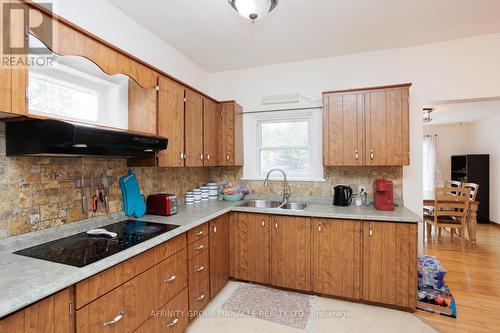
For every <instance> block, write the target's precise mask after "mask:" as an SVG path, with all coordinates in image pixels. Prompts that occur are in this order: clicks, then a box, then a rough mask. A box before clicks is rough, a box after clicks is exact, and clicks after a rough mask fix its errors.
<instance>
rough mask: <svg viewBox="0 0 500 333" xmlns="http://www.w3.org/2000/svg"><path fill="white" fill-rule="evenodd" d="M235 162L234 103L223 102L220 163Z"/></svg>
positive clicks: (220, 130)
mask: <svg viewBox="0 0 500 333" xmlns="http://www.w3.org/2000/svg"><path fill="white" fill-rule="evenodd" d="M233 163H234V103H223V104H222V106H221V113H220V128H219V165H225V166H231V165H233Z"/></svg>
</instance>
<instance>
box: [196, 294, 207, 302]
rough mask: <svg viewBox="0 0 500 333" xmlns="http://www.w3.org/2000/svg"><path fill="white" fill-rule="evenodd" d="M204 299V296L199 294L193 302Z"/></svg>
mask: <svg viewBox="0 0 500 333" xmlns="http://www.w3.org/2000/svg"><path fill="white" fill-rule="evenodd" d="M204 298H205V294H201V295H200V296H198V297H197V298H195V299H194V300H195V301H201V300H202V299H204Z"/></svg>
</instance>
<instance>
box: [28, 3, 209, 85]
mask: <svg viewBox="0 0 500 333" xmlns="http://www.w3.org/2000/svg"><path fill="white" fill-rule="evenodd" d="M36 2H46V1H43V0H37V1H36ZM52 2H53V3H54V6H53V11H54V13H56V14H57V15H60V16H62V17H64V18H66V19H67V20H69V21H71V22H73V23H75V24H77V25H79V26H80V27H82V28H84V29H85V30H88V31H89V32H91V33H93V34H94V35H96V36H99V37H101V38H103V39H104V40H106V41H108V42H110V43H111V44H114V45H116V46H118V47H119V48H121V49H123V50H125V51H127V52H128V53H130V54H133V55H134V56H136V57H138V58H140V59H142V60H144V61H146V62H147V63H149V64H151V65H153V66H155V67H157V68H159V69H160V70H163V71H165V72H166V73H168V74H170V75H172V76H174V77H175V78H177V79H179V80H181V81H183V82H185V83H187V84H189V85H191V86H193V87H194V88H197V89H199V90H201V91H203V92H205V93H207V92H208V90H209V89H208V84H209V75H208V72H206V71H205V70H203V69H202V68H201V67H200V66H198V65H197V64H195V63H194V62H192V61H191V60H190V59H188V58H187V57H186V56H184V55H182V54H181V53H180V52H178V51H177V50H175V49H174V48H173V47H172V46H170V45H169V44H167V43H165V42H164V41H162V40H161V39H160V38H158V37H157V36H156V35H154V34H153V33H152V32H150V31H149V30H147V29H146V28H144V27H143V26H142V25H140V24H139V23H137V22H136V21H134V20H133V19H132V18H130V17H129V16H127V15H126V14H125V13H123V12H122V11H121V10H119V9H118V8H116V7H115V6H113V5H112V4H111V3H109V2H107V1H105V0H52ZM138 3H139V2H138Z"/></svg>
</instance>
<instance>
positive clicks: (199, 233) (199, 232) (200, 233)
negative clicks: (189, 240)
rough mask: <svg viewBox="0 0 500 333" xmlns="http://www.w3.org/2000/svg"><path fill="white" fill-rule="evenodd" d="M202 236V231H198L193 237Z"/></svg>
mask: <svg viewBox="0 0 500 333" xmlns="http://www.w3.org/2000/svg"><path fill="white" fill-rule="evenodd" d="M203 234H204V232H203V230H202V231H198V232H197V233H195V234H194V235H195V236H198V237H200V236H201V235H203Z"/></svg>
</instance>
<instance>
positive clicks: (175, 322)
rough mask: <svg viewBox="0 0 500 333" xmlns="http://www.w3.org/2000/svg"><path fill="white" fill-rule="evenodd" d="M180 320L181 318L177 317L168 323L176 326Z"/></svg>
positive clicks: (170, 325)
mask: <svg viewBox="0 0 500 333" xmlns="http://www.w3.org/2000/svg"><path fill="white" fill-rule="evenodd" d="M178 322H179V318H175V319H174V320H172V321H171V322H170V323H168V324H167V327H172V326H175V325H176V324H177V323H178Z"/></svg>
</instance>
